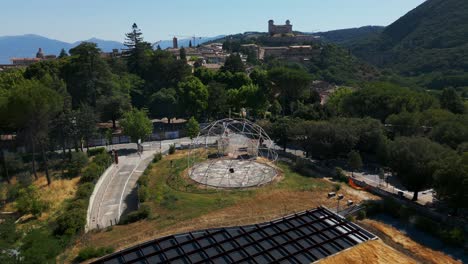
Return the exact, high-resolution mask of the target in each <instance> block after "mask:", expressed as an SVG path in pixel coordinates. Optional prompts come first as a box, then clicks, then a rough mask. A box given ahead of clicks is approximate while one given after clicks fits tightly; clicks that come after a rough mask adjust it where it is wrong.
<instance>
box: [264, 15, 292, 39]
mask: <svg viewBox="0 0 468 264" xmlns="http://www.w3.org/2000/svg"><path fill="white" fill-rule="evenodd" d="M268 33H269V34H270V36H274V35H277V34H292V33H293V30H292V25H291V21H289V20H286V25H275V21H273V20H272V19H270V21H268Z"/></svg>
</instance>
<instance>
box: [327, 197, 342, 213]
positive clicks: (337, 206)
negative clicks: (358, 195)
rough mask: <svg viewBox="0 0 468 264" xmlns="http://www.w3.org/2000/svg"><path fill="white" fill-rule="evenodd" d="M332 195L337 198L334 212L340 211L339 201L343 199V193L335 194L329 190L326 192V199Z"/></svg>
mask: <svg viewBox="0 0 468 264" xmlns="http://www.w3.org/2000/svg"><path fill="white" fill-rule="evenodd" d="M332 197H336V200H337V205H336V213H338V212H339V211H340V201H341V200H343V199H344V195H343V194H338V195H337V194H336V193H334V192H329V193H328V199H330V198H332Z"/></svg>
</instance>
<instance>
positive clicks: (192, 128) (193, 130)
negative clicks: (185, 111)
mask: <svg viewBox="0 0 468 264" xmlns="http://www.w3.org/2000/svg"><path fill="white" fill-rule="evenodd" d="M185 129H186V130H187V135H188V136H189V137H190V139H194V138H195V137H197V136H198V133H199V132H200V124H198V122H197V120H196V119H195V117H193V116H192V117H191V118H190V119H189V120H188V121H187V125H186V127H185Z"/></svg>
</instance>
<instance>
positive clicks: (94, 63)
mask: <svg viewBox="0 0 468 264" xmlns="http://www.w3.org/2000/svg"><path fill="white" fill-rule="evenodd" d="M70 54H71V56H72V58H71V59H70V61H69V62H68V63H66V64H65V65H64V66H63V68H62V75H63V77H64V79H65V82H66V84H67V91H68V93H69V94H70V95H71V98H72V106H73V108H74V109H76V108H78V107H79V106H80V104H82V103H84V104H88V105H90V106H93V107H95V106H96V101H97V99H98V98H99V97H100V96H102V95H107V94H108V92H109V91H111V90H112V87H113V85H114V84H113V83H112V74H111V72H110V68H109V66H108V65H107V63H106V62H105V61H104V60H103V59H102V58H101V50H100V49H98V48H97V45H96V44H95V43H88V42H82V43H81V44H80V45H78V46H76V47H75V48H73V49H71V50H70Z"/></svg>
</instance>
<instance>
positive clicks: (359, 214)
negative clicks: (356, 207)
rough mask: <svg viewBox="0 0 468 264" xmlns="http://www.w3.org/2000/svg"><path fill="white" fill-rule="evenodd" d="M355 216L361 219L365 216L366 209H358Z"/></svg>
mask: <svg viewBox="0 0 468 264" xmlns="http://www.w3.org/2000/svg"><path fill="white" fill-rule="evenodd" d="M356 218H357V219H358V220H363V219H364V218H366V211H365V210H361V211H359V212H358V214H357V217H356Z"/></svg>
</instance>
